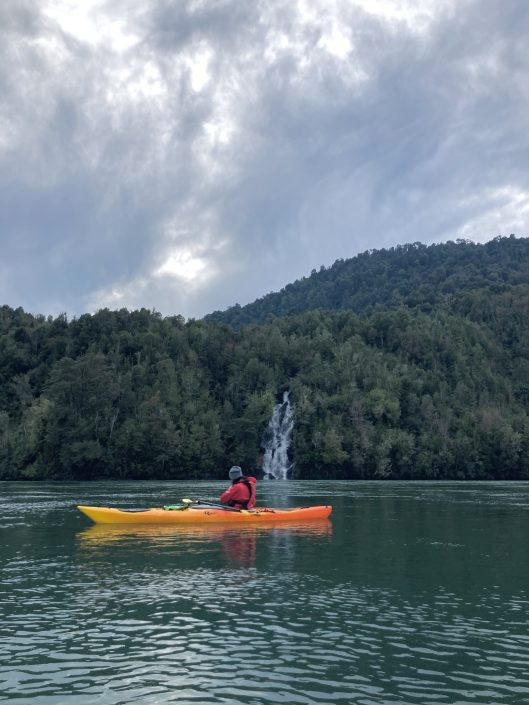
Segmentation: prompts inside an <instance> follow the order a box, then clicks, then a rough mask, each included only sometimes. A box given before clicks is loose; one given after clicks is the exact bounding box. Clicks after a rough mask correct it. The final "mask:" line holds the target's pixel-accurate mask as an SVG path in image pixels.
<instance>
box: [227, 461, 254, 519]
mask: <svg viewBox="0 0 529 705" xmlns="http://www.w3.org/2000/svg"><path fill="white" fill-rule="evenodd" d="M229 478H230V480H231V481H232V484H231V487H229V488H228V489H227V490H226V491H225V492H223V493H222V494H221V496H220V501H221V502H222V504H226V505H227V506H228V507H234V508H235V509H252V507H253V506H254V505H255V493H256V480H255V477H244V475H243V474H242V470H241V468H240V467H238V466H234V467H232V468H231V470H230V472H229Z"/></svg>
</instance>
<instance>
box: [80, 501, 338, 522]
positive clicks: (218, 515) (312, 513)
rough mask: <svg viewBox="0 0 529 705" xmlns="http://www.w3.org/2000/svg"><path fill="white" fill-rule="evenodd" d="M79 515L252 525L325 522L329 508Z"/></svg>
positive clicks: (89, 510)
mask: <svg viewBox="0 0 529 705" xmlns="http://www.w3.org/2000/svg"><path fill="white" fill-rule="evenodd" d="M77 509H79V511H81V512H82V513H83V514H85V515H86V516H87V517H89V518H90V519H92V521H95V522H96V524H196V523H200V524H213V523H218V522H222V523H226V524H228V523H229V524H251V523H263V522H266V523H269V522H281V523H283V522H290V521H293V522H299V521H306V520H312V519H326V518H327V517H328V516H329V515H330V513H331V512H332V507H331V506H330V505H328V504H326V505H323V506H319V507H295V508H293V509H272V508H271V507H256V508H254V509H250V510H249V511H247V510H233V509H221V508H217V507H206V506H202V507H200V506H198V507H195V506H186V507H182V508H180V507H179V508H178V509H177V510H173V509H164V508H163V507H156V508H152V509H143V510H141V511H137V510H126V509H116V508H114V507H87V506H84V505H79V506H78V507H77Z"/></svg>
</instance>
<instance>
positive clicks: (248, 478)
mask: <svg viewBox="0 0 529 705" xmlns="http://www.w3.org/2000/svg"><path fill="white" fill-rule="evenodd" d="M246 479H247V480H248V482H251V483H252V484H253V485H255V483H256V482H257V480H256V479H255V477H253V476H252V475H247V476H246Z"/></svg>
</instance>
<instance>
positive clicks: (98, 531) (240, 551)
mask: <svg viewBox="0 0 529 705" xmlns="http://www.w3.org/2000/svg"><path fill="white" fill-rule="evenodd" d="M331 534H332V522H330V521H329V520H328V519H324V520H321V521H310V522H296V523H292V522H285V523H284V524H281V523H274V524H260V525H256V526H244V527H238V528H234V527H233V526H229V525H227V526H225V525H222V524H217V525H208V526H193V525H182V526H171V525H162V524H159V525H155V524H153V525H151V526H141V525H137V524H136V525H134V524H130V525H126V524H94V525H93V526H90V527H89V528H87V529H84V530H83V531H80V532H78V534H77V541H78V545H79V547H80V548H81V549H84V550H86V551H91V550H94V549H101V548H105V547H107V548H110V547H112V548H113V549H115V548H117V547H119V546H122V547H127V546H128V547H129V548H130V547H134V546H135V547H136V548H137V549H138V551H139V552H145V550H147V551H155V552H159V551H161V550H167V549H171V548H173V549H180V551H181V552H183V553H189V552H193V553H194V555H195V556H196V555H199V554H200V553H201V552H204V551H207V552H210V551H211V550H216V551H217V552H218V549H219V548H220V554H219V555H220V556H222V557H223V558H224V559H225V561H226V562H228V563H232V564H234V565H240V566H251V565H254V563H255V560H256V556H257V544H258V538H259V537H267V539H268V541H267V542H266V546H269V542H270V541H271V542H272V545H276V547H279V546H280V545H282V546H284V545H285V542H286V543H288V544H289V545H291V551H294V550H295V549H294V546H293V541H294V540H295V539H297V538H300V537H312V538H317V537H330V536H331ZM264 547H265V545H264V546H263V548H264Z"/></svg>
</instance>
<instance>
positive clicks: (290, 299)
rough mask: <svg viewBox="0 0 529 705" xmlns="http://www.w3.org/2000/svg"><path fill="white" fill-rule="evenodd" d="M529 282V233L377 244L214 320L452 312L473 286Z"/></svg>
mask: <svg viewBox="0 0 529 705" xmlns="http://www.w3.org/2000/svg"><path fill="white" fill-rule="evenodd" d="M528 282H529V238H516V237H515V236H514V235H511V236H510V237H508V238H505V237H497V238H495V239H494V240H491V241H490V242H488V243H486V244H476V243H473V242H469V241H465V240H457V241H456V242H447V243H443V244H436V245H429V246H427V245H423V244H421V243H420V242H416V243H413V244H409V245H398V246H397V247H392V248H390V249H387V250H370V251H368V252H364V253H362V254H360V255H358V256H356V257H354V258H352V259H346V260H343V259H340V260H337V261H336V262H335V263H334V264H333V265H332V266H331V267H329V268H325V267H321V268H320V270H319V271H316V270H313V272H312V274H311V276H309V277H304V278H303V279H299V280H297V281H295V282H293V283H292V284H288V285H287V286H286V287H285V288H284V289H282V290H281V291H279V292H275V293H271V294H267V295H266V296H263V297H262V298H260V299H257V300H256V301H254V302H253V303H251V304H248V305H247V306H240V305H238V304H237V305H235V306H232V307H231V308H229V309H227V310H226V311H215V312H214V313H211V314H210V315H209V316H206V319H207V320H211V321H218V322H222V323H229V324H230V325H232V326H236V327H238V326H242V325H248V324H251V323H264V322H266V321H267V320H269V319H270V318H271V317H272V318H273V317H281V316H286V315H290V314H292V313H301V312H303V311H309V310H314V309H327V310H340V309H345V310H349V311H353V312H354V313H359V314H363V313H370V312H372V311H374V310H377V309H380V308H383V309H388V308H390V309H397V308H401V307H406V308H417V309H419V310H420V311H423V312H424V313H431V312H433V311H434V310H438V309H440V308H442V309H443V310H448V311H450V310H451V306H452V303H453V300H454V298H456V297H458V296H459V295H461V294H463V293H464V292H468V291H475V290H489V291H490V292H491V293H493V294H496V293H499V292H501V291H506V290H507V289H508V288H510V287H511V286H516V285H518V284H527V283H528Z"/></svg>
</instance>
